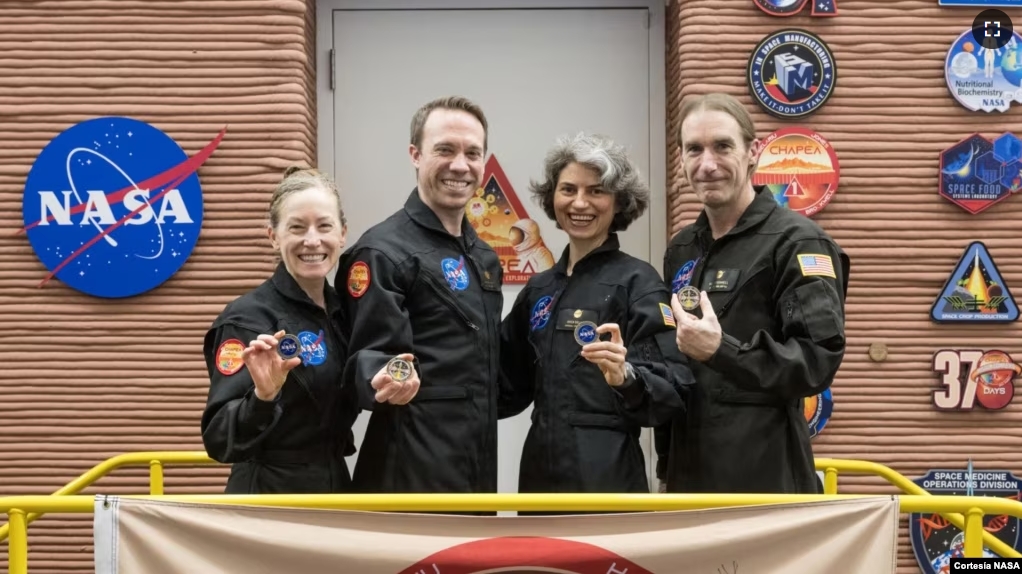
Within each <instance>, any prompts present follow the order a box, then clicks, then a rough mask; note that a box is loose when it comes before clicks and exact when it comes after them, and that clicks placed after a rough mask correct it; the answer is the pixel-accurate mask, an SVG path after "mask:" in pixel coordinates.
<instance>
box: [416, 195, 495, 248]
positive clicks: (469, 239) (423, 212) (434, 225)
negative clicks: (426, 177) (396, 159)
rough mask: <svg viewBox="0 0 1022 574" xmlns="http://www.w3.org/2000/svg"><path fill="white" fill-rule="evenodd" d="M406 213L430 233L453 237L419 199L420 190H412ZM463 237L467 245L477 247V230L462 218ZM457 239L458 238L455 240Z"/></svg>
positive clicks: (466, 219)
mask: <svg viewBox="0 0 1022 574" xmlns="http://www.w3.org/2000/svg"><path fill="white" fill-rule="evenodd" d="M405 213H407V214H408V217H410V218H412V221H414V222H415V223H417V224H419V225H420V226H422V227H425V228H426V229H429V230H430V231H435V232H437V233H442V234H444V235H446V236H447V237H451V234H450V233H449V232H448V231H447V228H445V227H444V224H443V223H441V222H440V218H439V217H437V216H436V213H434V212H433V210H432V209H430V207H429V206H428V205H426V203H425V202H423V201H422V198H421V197H419V188H418V187H416V188H415V189H413V190H412V194H411V195H409V196H408V201H406V202H405ZM461 236H462V238H463V239H464V241H465V245H467V246H468V247H470V248H471V247H472V246H473V245H475V242H476V238H477V237H478V236H477V235H476V231H475V229H473V228H472V225H471V224H469V222H468V218H467V217H465V216H462V218H461ZM455 239H456V238H455Z"/></svg>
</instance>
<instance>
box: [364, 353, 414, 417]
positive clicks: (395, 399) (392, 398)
mask: <svg viewBox="0 0 1022 574" xmlns="http://www.w3.org/2000/svg"><path fill="white" fill-rule="evenodd" d="M414 359H415V357H414V356H413V355H412V354H411V353H403V354H401V355H398V356H396V357H394V358H393V359H391V360H390V361H388V362H387V364H386V365H384V366H383V368H381V369H380V370H379V371H378V372H377V373H376V376H374V377H373V380H372V383H371V384H372V387H373V390H375V391H376V402H378V403H390V404H392V405H403V404H407V403H408V401H410V400H412V399H413V398H415V394H416V393H418V392H419V374H418V373H416V372H415V367H413V366H412V361H413V360H414Z"/></svg>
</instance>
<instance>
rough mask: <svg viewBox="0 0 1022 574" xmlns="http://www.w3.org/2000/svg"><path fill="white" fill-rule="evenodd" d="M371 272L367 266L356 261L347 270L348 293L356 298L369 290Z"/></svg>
mask: <svg viewBox="0 0 1022 574" xmlns="http://www.w3.org/2000/svg"><path fill="white" fill-rule="evenodd" d="M371 277H372V274H371V273H369V266H368V265H366V264H365V263H364V262H362V261H358V262H356V263H355V264H354V265H352V266H351V269H349V270H348V294H349V295H351V296H352V297H354V298H356V299H358V298H359V297H361V296H362V295H365V293H366V291H368V290H369V283H370V280H371Z"/></svg>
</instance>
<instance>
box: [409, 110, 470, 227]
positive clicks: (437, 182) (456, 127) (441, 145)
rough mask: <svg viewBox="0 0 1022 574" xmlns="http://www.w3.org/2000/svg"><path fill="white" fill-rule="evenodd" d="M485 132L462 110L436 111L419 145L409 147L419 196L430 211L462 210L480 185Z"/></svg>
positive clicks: (427, 120) (424, 130)
mask: <svg viewBox="0 0 1022 574" xmlns="http://www.w3.org/2000/svg"><path fill="white" fill-rule="evenodd" d="M485 140H486V132H485V130H484V128H483V124H482V123H481V122H480V121H479V120H478V119H477V118H476V117H475V116H473V115H472V114H470V113H468V112H465V111H462V110H448V109H436V110H433V111H432V112H430V114H429V117H428V118H426V123H425V124H424V125H423V128H422V145H421V147H416V146H415V145H412V146H410V148H409V153H410V154H411V157H412V165H414V166H415V169H416V170H418V182H417V183H418V186H419V194H420V196H421V197H422V201H423V202H424V203H425V204H426V205H428V206H429V207H430V208H432V209H433V210H443V211H451V212H456V211H459V210H464V209H465V206H466V205H467V204H468V201H469V200H470V199H472V197H474V196H475V192H476V189H478V188H479V186H480V185H482V181H483V168H484V162H483V156H484V155H485V151H486V150H485V149H484V145H485Z"/></svg>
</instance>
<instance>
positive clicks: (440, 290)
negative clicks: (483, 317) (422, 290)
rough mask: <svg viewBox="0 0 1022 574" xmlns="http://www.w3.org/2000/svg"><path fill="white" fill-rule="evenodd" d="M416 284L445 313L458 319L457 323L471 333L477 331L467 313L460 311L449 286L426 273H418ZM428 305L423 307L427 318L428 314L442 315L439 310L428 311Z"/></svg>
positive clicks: (428, 303)
mask: <svg viewBox="0 0 1022 574" xmlns="http://www.w3.org/2000/svg"><path fill="white" fill-rule="evenodd" d="M416 283H423V284H424V285H425V287H426V288H427V289H428V290H429V291H430V292H431V293H432V294H433V295H434V296H435V297H436V299H437V300H439V302H440V304H441V305H442V306H443V307H444V308H445V309H446V312H447V313H452V314H453V315H454V316H455V317H457V318H458V322H460V323H461V324H463V325H464V326H465V327H467V328H469V329H471V330H473V331H478V330H479V327H478V326H477V325H476V324H475V323H473V322H472V319H471V318H470V317H469V316H468V313H466V312H465V310H464V309H462V306H461V304H460V303H458V300H457V299H456V298H455V297H454V294H453V293H451V288H450V286H449V285H447V284H444V283H443V282H441V280H440V279H439V278H437V277H435V276H434V275H433V274H431V273H429V272H428V271H423V272H421V273H419V277H418V281H416ZM430 303H431V302H429V301H427V302H425V303H424V304H425V306H426V307H427V309H426V316H429V315H430V312H433V313H436V312H438V311H439V312H441V313H444V311H443V310H442V309H440V310H438V309H429V307H431V306H432V305H430Z"/></svg>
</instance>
